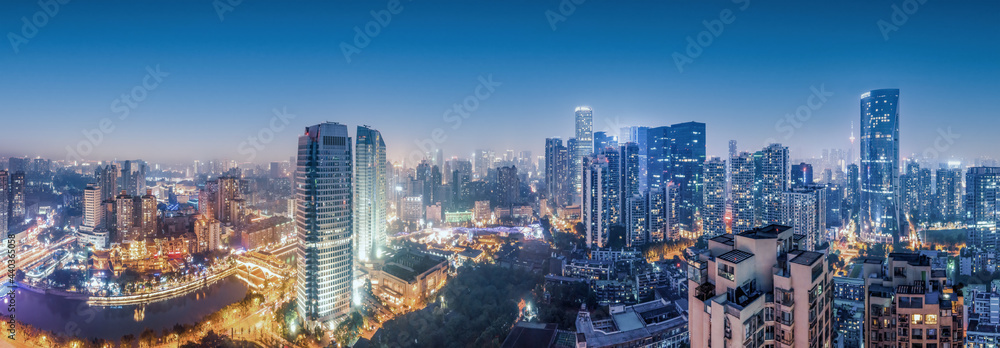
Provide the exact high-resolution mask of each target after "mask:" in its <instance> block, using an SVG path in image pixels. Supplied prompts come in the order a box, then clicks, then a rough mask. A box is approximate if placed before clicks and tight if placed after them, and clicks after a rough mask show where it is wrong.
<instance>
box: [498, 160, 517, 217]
mask: <svg viewBox="0 0 1000 348" xmlns="http://www.w3.org/2000/svg"><path fill="white" fill-rule="evenodd" d="M497 183H498V185H497V187H498V188H499V190H500V203H501V204H502V205H503V206H505V207H510V206H511V205H514V204H518V203H520V202H521V178H519V177H518V176H517V167H515V166H510V167H500V168H497Z"/></svg>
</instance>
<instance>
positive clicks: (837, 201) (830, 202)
mask: <svg viewBox="0 0 1000 348" xmlns="http://www.w3.org/2000/svg"><path fill="white" fill-rule="evenodd" d="M825 186H826V227H840V226H843V225H844V215H843V209H844V189H843V188H842V187H841V186H840V185H838V184H834V183H830V184H826V185H825Z"/></svg>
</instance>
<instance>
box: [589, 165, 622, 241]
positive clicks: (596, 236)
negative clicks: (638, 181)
mask: <svg viewBox="0 0 1000 348" xmlns="http://www.w3.org/2000/svg"><path fill="white" fill-rule="evenodd" d="M587 162H588V165H587V167H586V169H585V170H584V171H583V183H584V190H583V202H582V205H581V207H580V210H581V214H582V215H583V226H584V229H585V236H586V242H587V248H603V247H605V246H607V242H608V232H609V231H608V230H609V229H610V227H611V220H612V217H613V216H614V209H612V207H613V206H616V205H617V204H619V200H618V196H617V195H616V194H615V193H616V192H617V191H618V187H617V185H614V180H613V177H614V174H613V173H612V172H611V171H610V170H609V169H610V166H609V165H608V158H607V157H604V156H597V157H595V158H593V159H590V158H587Z"/></svg>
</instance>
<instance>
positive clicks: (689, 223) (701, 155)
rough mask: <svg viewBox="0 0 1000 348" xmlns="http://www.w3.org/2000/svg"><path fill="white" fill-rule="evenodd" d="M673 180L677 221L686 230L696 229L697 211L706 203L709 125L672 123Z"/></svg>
mask: <svg viewBox="0 0 1000 348" xmlns="http://www.w3.org/2000/svg"><path fill="white" fill-rule="evenodd" d="M670 139H671V149H670V164H671V169H670V176H671V178H670V180H671V181H672V182H673V183H674V184H675V185H676V186H677V191H676V192H677V200H678V202H677V212H676V214H677V221H676V222H674V221H671V223H672V224H676V225H678V228H680V229H681V230H683V231H688V232H694V230H695V218H694V216H695V211H697V209H698V208H700V207H701V206H702V199H703V198H704V197H703V195H702V184H703V183H702V178H701V176H702V174H703V166H704V164H705V124H704V123H699V122H687V123H679V124H675V125H671V126H670Z"/></svg>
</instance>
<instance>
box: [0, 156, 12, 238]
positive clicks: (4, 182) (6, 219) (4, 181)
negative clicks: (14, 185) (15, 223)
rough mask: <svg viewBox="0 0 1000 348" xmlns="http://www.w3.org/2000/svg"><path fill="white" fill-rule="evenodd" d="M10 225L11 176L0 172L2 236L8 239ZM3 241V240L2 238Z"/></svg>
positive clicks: (0, 224)
mask: <svg viewBox="0 0 1000 348" xmlns="http://www.w3.org/2000/svg"><path fill="white" fill-rule="evenodd" d="M9 224H10V175H8V174H7V171H6V170H0V236H3V238H7V231H9V230H10V227H8V226H9ZM0 239H2V238H0Z"/></svg>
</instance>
